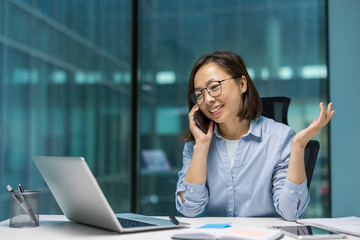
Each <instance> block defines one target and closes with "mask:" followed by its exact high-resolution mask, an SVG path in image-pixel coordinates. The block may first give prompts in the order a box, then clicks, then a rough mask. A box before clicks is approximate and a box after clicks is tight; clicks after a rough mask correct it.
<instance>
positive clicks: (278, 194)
mask: <svg viewBox="0 0 360 240" xmlns="http://www.w3.org/2000/svg"><path fill="white" fill-rule="evenodd" d="M188 104H189V110H190V113H189V129H188V131H187V133H186V135H185V141H186V143H185V147H184V151H183V168H182V170H181V171H180V172H179V179H178V183H177V190H176V208H177V210H178V211H179V212H181V213H182V214H183V215H185V216H188V217H195V216H229V217H230V216H231V217H251V216H263V217H265V216H278V215H280V216H282V217H283V218H284V219H286V220H296V219H297V218H300V217H301V216H302V215H303V214H304V213H305V210H306V207H307V205H308V203H309V201H310V198H309V194H308V189H307V180H306V173H305V166H304V150H305V146H306V144H307V143H308V142H309V141H310V139H311V138H313V137H314V136H315V135H316V134H317V133H318V132H319V131H320V130H321V128H322V127H324V126H325V125H326V124H327V123H328V122H329V120H330V119H331V117H332V116H333V115H334V113H335V111H332V110H331V109H332V104H331V103H330V104H329V105H328V108H327V110H326V111H325V108H324V106H323V103H320V110H321V111H320V116H319V118H318V119H317V120H314V121H313V122H312V123H311V124H310V126H309V127H308V128H306V129H304V130H302V131H300V132H299V133H298V134H296V135H295V132H294V130H292V129H291V128H289V127H288V126H286V125H284V124H281V123H277V122H275V121H273V120H271V119H268V118H265V117H262V116H260V114H261V99H260V97H259V94H258V92H257V90H256V88H255V86H254V84H253V82H252V81H251V78H250V76H249V74H248V72H247V71H246V68H245V64H244V62H243V60H242V59H241V58H240V57H239V56H238V55H236V54H235V53H232V52H227V51H216V52H214V53H212V54H208V55H205V56H203V57H201V58H200V59H199V60H198V61H197V62H196V63H195V65H194V67H193V69H192V72H191V76H190V81H189V87H188ZM197 119H199V121H198V122H199V123H197ZM202 129H203V130H202Z"/></svg>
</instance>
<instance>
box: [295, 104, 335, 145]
mask: <svg viewBox="0 0 360 240" xmlns="http://www.w3.org/2000/svg"><path fill="white" fill-rule="evenodd" d="M334 113H335V110H332V103H329V104H328V106H327V109H326V110H325V107H324V103H323V102H321V103H320V115H319V118H318V119H316V120H314V121H312V123H311V124H310V125H309V126H308V127H307V128H305V129H303V130H301V131H300V132H299V133H298V134H296V135H295V137H294V139H293V144H296V145H298V146H299V147H301V148H304V149H305V147H306V144H307V143H308V142H309V141H310V140H311V139H312V138H313V137H315V135H316V134H318V133H319V132H320V130H321V129H322V128H323V127H324V126H325V125H326V124H328V122H329V121H330V119H331V118H332V117H333V116H334Z"/></svg>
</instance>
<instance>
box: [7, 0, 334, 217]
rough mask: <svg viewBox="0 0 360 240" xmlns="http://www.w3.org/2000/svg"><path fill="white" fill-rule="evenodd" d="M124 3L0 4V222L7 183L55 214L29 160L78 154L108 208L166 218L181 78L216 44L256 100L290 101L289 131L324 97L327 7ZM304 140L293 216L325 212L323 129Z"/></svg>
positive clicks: (305, 1) (310, 2)
mask: <svg viewBox="0 0 360 240" xmlns="http://www.w3.org/2000/svg"><path fill="white" fill-rule="evenodd" d="M134 2H135V1H131V0H51V1H50V0H0V187H1V189H0V220H3V219H6V218H8V215H9V212H8V211H9V210H8V209H9V207H8V204H9V194H8V192H7V191H6V189H5V186H6V185H7V184H11V185H12V186H13V187H15V186H16V185H17V184H19V183H21V184H23V185H24V186H25V188H27V189H37V190H41V192H42V196H41V213H48V214H49V213H60V212H61V211H60V209H59V207H58V206H57V204H56V202H55V200H54V198H53V197H52V195H51V193H50V192H49V190H48V189H47V187H46V184H45V183H44V181H43V180H42V178H41V176H40V174H39V172H38V170H37V169H36V167H35V165H34V164H33V162H32V156H34V155H61V156H84V157H85V159H86V160H87V162H88V164H89V166H90V168H91V170H92V172H93V173H94V175H95V176H96V178H97V180H98V182H99V183H100V186H101V187H102V189H103V191H104V193H105V195H106V197H107V199H108V200H109V202H110V204H111V206H112V207H113V209H114V211H115V212H128V211H131V210H136V211H137V212H139V213H143V214H150V215H176V214H177V213H176V209H175V204H174V192H175V188H176V181H177V172H178V171H179V169H180V168H181V166H182V149H183V144H184V143H183V141H182V139H181V137H182V134H183V133H184V131H185V130H186V128H187V126H188V119H187V113H188V110H187V100H186V92H187V83H188V78H189V75H190V71H191V67H192V65H193V63H194V62H195V61H196V60H197V59H198V58H199V57H200V56H202V55H203V54H206V53H209V52H213V51H214V50H216V49H226V50H231V51H235V52H237V53H238V54H240V55H241V56H242V57H243V58H244V60H245V62H246V65H247V69H248V71H249V73H250V75H251V77H252V79H253V81H254V82H255V85H256V87H257V88H258V90H259V92H260V95H261V96H262V97H267V96H289V97H290V98H291V104H290V109H289V116H288V118H289V125H290V126H291V127H292V128H294V129H295V130H296V131H299V130H301V129H303V128H305V127H307V126H308V125H309V124H310V122H311V121H312V120H313V119H316V118H317V117H318V113H319V107H318V104H319V102H320V101H325V102H328V99H329V78H328V36H327V24H328V20H327V1H325V0H301V1H287V0H271V1H270V0H257V1H252V0H192V1H187V0H184V1H180V0H138V1H136V2H137V4H135V6H136V7H137V9H136V13H135V15H134V12H132V6H133V5H132V4H133V3H134ZM134 19H137V21H138V31H137V33H136V34H134V35H132V30H133V27H132V23H133V21H134ZM132 36H135V37H136V38H137V39H136V40H137V41H134V39H132ZM134 42H135V43H137V45H136V46H135V47H136V49H137V52H138V54H137V56H133V55H132V53H133V52H134V51H132V49H134V48H133V47H134V46H133V45H132V44H133V43H134ZM133 59H136V66H137V76H134V75H132V74H131V73H132V71H131V69H132V63H133V62H132V60H133ZM135 77H136V79H135ZM132 81H137V84H136V85H134V84H132ZM132 86H137V89H136V91H132ZM133 94H136V97H137V104H136V105H132V101H131V99H132V97H133ZM134 112H136V113H137V114H136V115H137V119H136V120H135V121H134V119H132V117H131V116H134ZM136 115H135V116H136ZM132 124H135V125H132ZM132 126H135V127H136V128H135V129H136V131H135V132H133V131H131V129H134V128H132ZM134 138H135V141H132V140H134ZM316 139H317V140H318V141H320V145H321V149H320V153H319V155H318V160H317V163H316V168H315V173H314V176H313V179H312V183H311V187H310V195H311V203H310V205H309V207H308V210H307V212H306V216H308V217H328V216H330V214H331V206H330V181H329V179H330V175H329V174H330V169H329V163H330V158H329V152H330V151H329V131H328V127H326V128H325V129H324V130H322V131H321V133H320V134H319V135H318V136H316ZM134 143H136V146H134ZM134 148H136V149H135V150H134ZM134 152H137V153H138V154H137V155H136V157H134V156H132V153H134ZM132 159H136V164H131V160H132ZM134 166H136V179H137V181H136V186H134V185H131V179H132V178H133V177H134V176H133V177H132V175H131V173H132V172H134V171H133V170H132V168H133V167H134ZM74 181H76V179H74ZM134 196H135V198H136V199H135V200H136V201H134Z"/></svg>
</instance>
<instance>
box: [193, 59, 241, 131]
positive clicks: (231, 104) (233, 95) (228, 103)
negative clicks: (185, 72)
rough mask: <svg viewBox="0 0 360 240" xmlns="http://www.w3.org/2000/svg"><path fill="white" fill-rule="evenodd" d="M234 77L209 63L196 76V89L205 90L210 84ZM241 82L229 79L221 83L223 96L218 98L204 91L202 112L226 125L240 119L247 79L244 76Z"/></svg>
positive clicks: (201, 105)
mask: <svg viewBox="0 0 360 240" xmlns="http://www.w3.org/2000/svg"><path fill="white" fill-rule="evenodd" d="M231 77H234V76H231V75H229V74H228V73H227V72H225V71H224V70H223V69H222V68H221V67H220V66H219V65H217V64H216V63H212V62H210V63H207V64H206V65H204V66H202V67H201V68H200V69H199V70H198V72H197V73H196V75H195V78H194V88H195V89H196V88H200V89H202V88H205V87H206V86H207V85H208V84H209V82H212V81H220V80H223V79H227V78H231ZM237 81H240V82H239V83H237V82H236V80H234V79H229V80H226V81H224V82H222V83H221V88H222V91H221V94H220V95H219V96H217V97H212V96H210V95H209V93H208V92H207V91H206V90H204V91H203V94H204V97H205V99H204V102H203V103H202V104H200V105H199V106H200V110H201V111H202V112H203V113H204V115H205V116H206V117H208V118H209V119H211V120H213V121H214V122H216V123H218V124H219V123H224V122H227V121H233V120H234V119H236V118H238V116H237V114H238V113H239V111H240V109H241V107H242V100H241V99H242V94H243V93H244V92H245V91H246V88H247V85H246V78H245V77H244V76H243V77H242V78H241V79H240V78H239V79H237Z"/></svg>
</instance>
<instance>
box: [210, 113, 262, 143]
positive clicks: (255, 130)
mask: <svg viewBox="0 0 360 240" xmlns="http://www.w3.org/2000/svg"><path fill="white" fill-rule="evenodd" d="M260 118H262V117H261V116H260V117H259V118H257V119H255V120H252V121H251V123H250V129H249V132H248V134H246V135H253V136H254V137H258V138H260V137H261V123H260ZM213 134H215V135H216V136H217V137H218V138H223V137H222V136H221V134H220V132H219V128H218V125H217V124H215V126H214V133H213ZM246 135H245V136H246Z"/></svg>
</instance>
